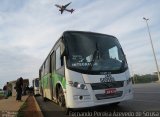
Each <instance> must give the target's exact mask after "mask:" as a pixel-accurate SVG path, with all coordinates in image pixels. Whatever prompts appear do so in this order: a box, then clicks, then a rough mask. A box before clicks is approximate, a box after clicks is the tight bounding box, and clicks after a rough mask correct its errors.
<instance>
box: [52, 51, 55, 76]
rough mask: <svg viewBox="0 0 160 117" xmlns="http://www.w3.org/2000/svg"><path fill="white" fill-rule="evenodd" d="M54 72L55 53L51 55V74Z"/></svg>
mask: <svg viewBox="0 0 160 117" xmlns="http://www.w3.org/2000/svg"><path fill="white" fill-rule="evenodd" d="M54 71H55V52H53V53H52V54H51V73H54Z"/></svg>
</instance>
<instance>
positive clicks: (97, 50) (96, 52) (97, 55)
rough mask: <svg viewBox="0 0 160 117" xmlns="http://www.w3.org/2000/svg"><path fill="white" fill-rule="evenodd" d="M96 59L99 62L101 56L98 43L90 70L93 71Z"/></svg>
mask: <svg viewBox="0 0 160 117" xmlns="http://www.w3.org/2000/svg"><path fill="white" fill-rule="evenodd" d="M96 57H97V58H98V60H99V58H100V56H99V47H98V43H96V50H95V51H94V54H93V58H92V61H91V64H90V65H89V67H88V70H91V69H92V68H93V65H94V63H95V61H96Z"/></svg>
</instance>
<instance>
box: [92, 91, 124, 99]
mask: <svg viewBox="0 0 160 117" xmlns="http://www.w3.org/2000/svg"><path fill="white" fill-rule="evenodd" d="M122 94H123V91H118V92H116V93H114V94H96V95H95V96H96V98H97V100H103V99H110V98H117V97H121V96H122Z"/></svg>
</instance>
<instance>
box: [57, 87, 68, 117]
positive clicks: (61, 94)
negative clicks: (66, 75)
mask: <svg viewBox="0 0 160 117" xmlns="http://www.w3.org/2000/svg"><path fill="white" fill-rule="evenodd" d="M58 104H59V105H60V106H61V108H62V110H63V111H64V112H65V114H68V113H69V108H66V102H65V96H64V92H63V89H62V87H60V88H59V90H58Z"/></svg>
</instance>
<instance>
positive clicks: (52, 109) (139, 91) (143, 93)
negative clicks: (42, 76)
mask: <svg viewBox="0 0 160 117" xmlns="http://www.w3.org/2000/svg"><path fill="white" fill-rule="evenodd" d="M133 89H134V99H133V100H130V101H124V102H121V103H120V104H119V105H118V106H112V105H105V106H99V107H96V108H91V109H87V110H86V109H83V110H80V111H78V112H79V113H78V114H75V113H76V112H77V111H73V112H70V113H69V115H65V114H64V112H63V111H62V109H61V108H60V107H59V106H58V105H56V104H55V103H54V102H52V101H49V100H48V101H46V102H43V100H42V98H41V96H37V97H36V100H37V102H38V104H39V106H40V108H41V110H42V113H43V115H44V117H53V115H55V116H56V117H57V116H59V117H63V116H64V117H67V116H68V117H69V116H83V114H86V116H89V114H90V116H110V113H111V116H113V113H114V116H118V117H119V116H126V115H127V114H128V116H139V117H140V116H145V117H146V116H148V117H150V116H154V117H159V116H160V83H147V84H136V85H133ZM150 111H152V112H150ZM83 112H84V113H83ZM90 112H91V113H90ZM96 112H97V113H96ZM104 112H105V113H104ZM115 112H123V113H120V114H119V115H118V113H115ZM132 112H133V113H132ZM101 113H102V114H101ZM124 113H125V115H124ZM126 113H127V114H126ZM106 114H107V115H106ZM108 114H109V115H108ZM122 114H123V115H122Z"/></svg>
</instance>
